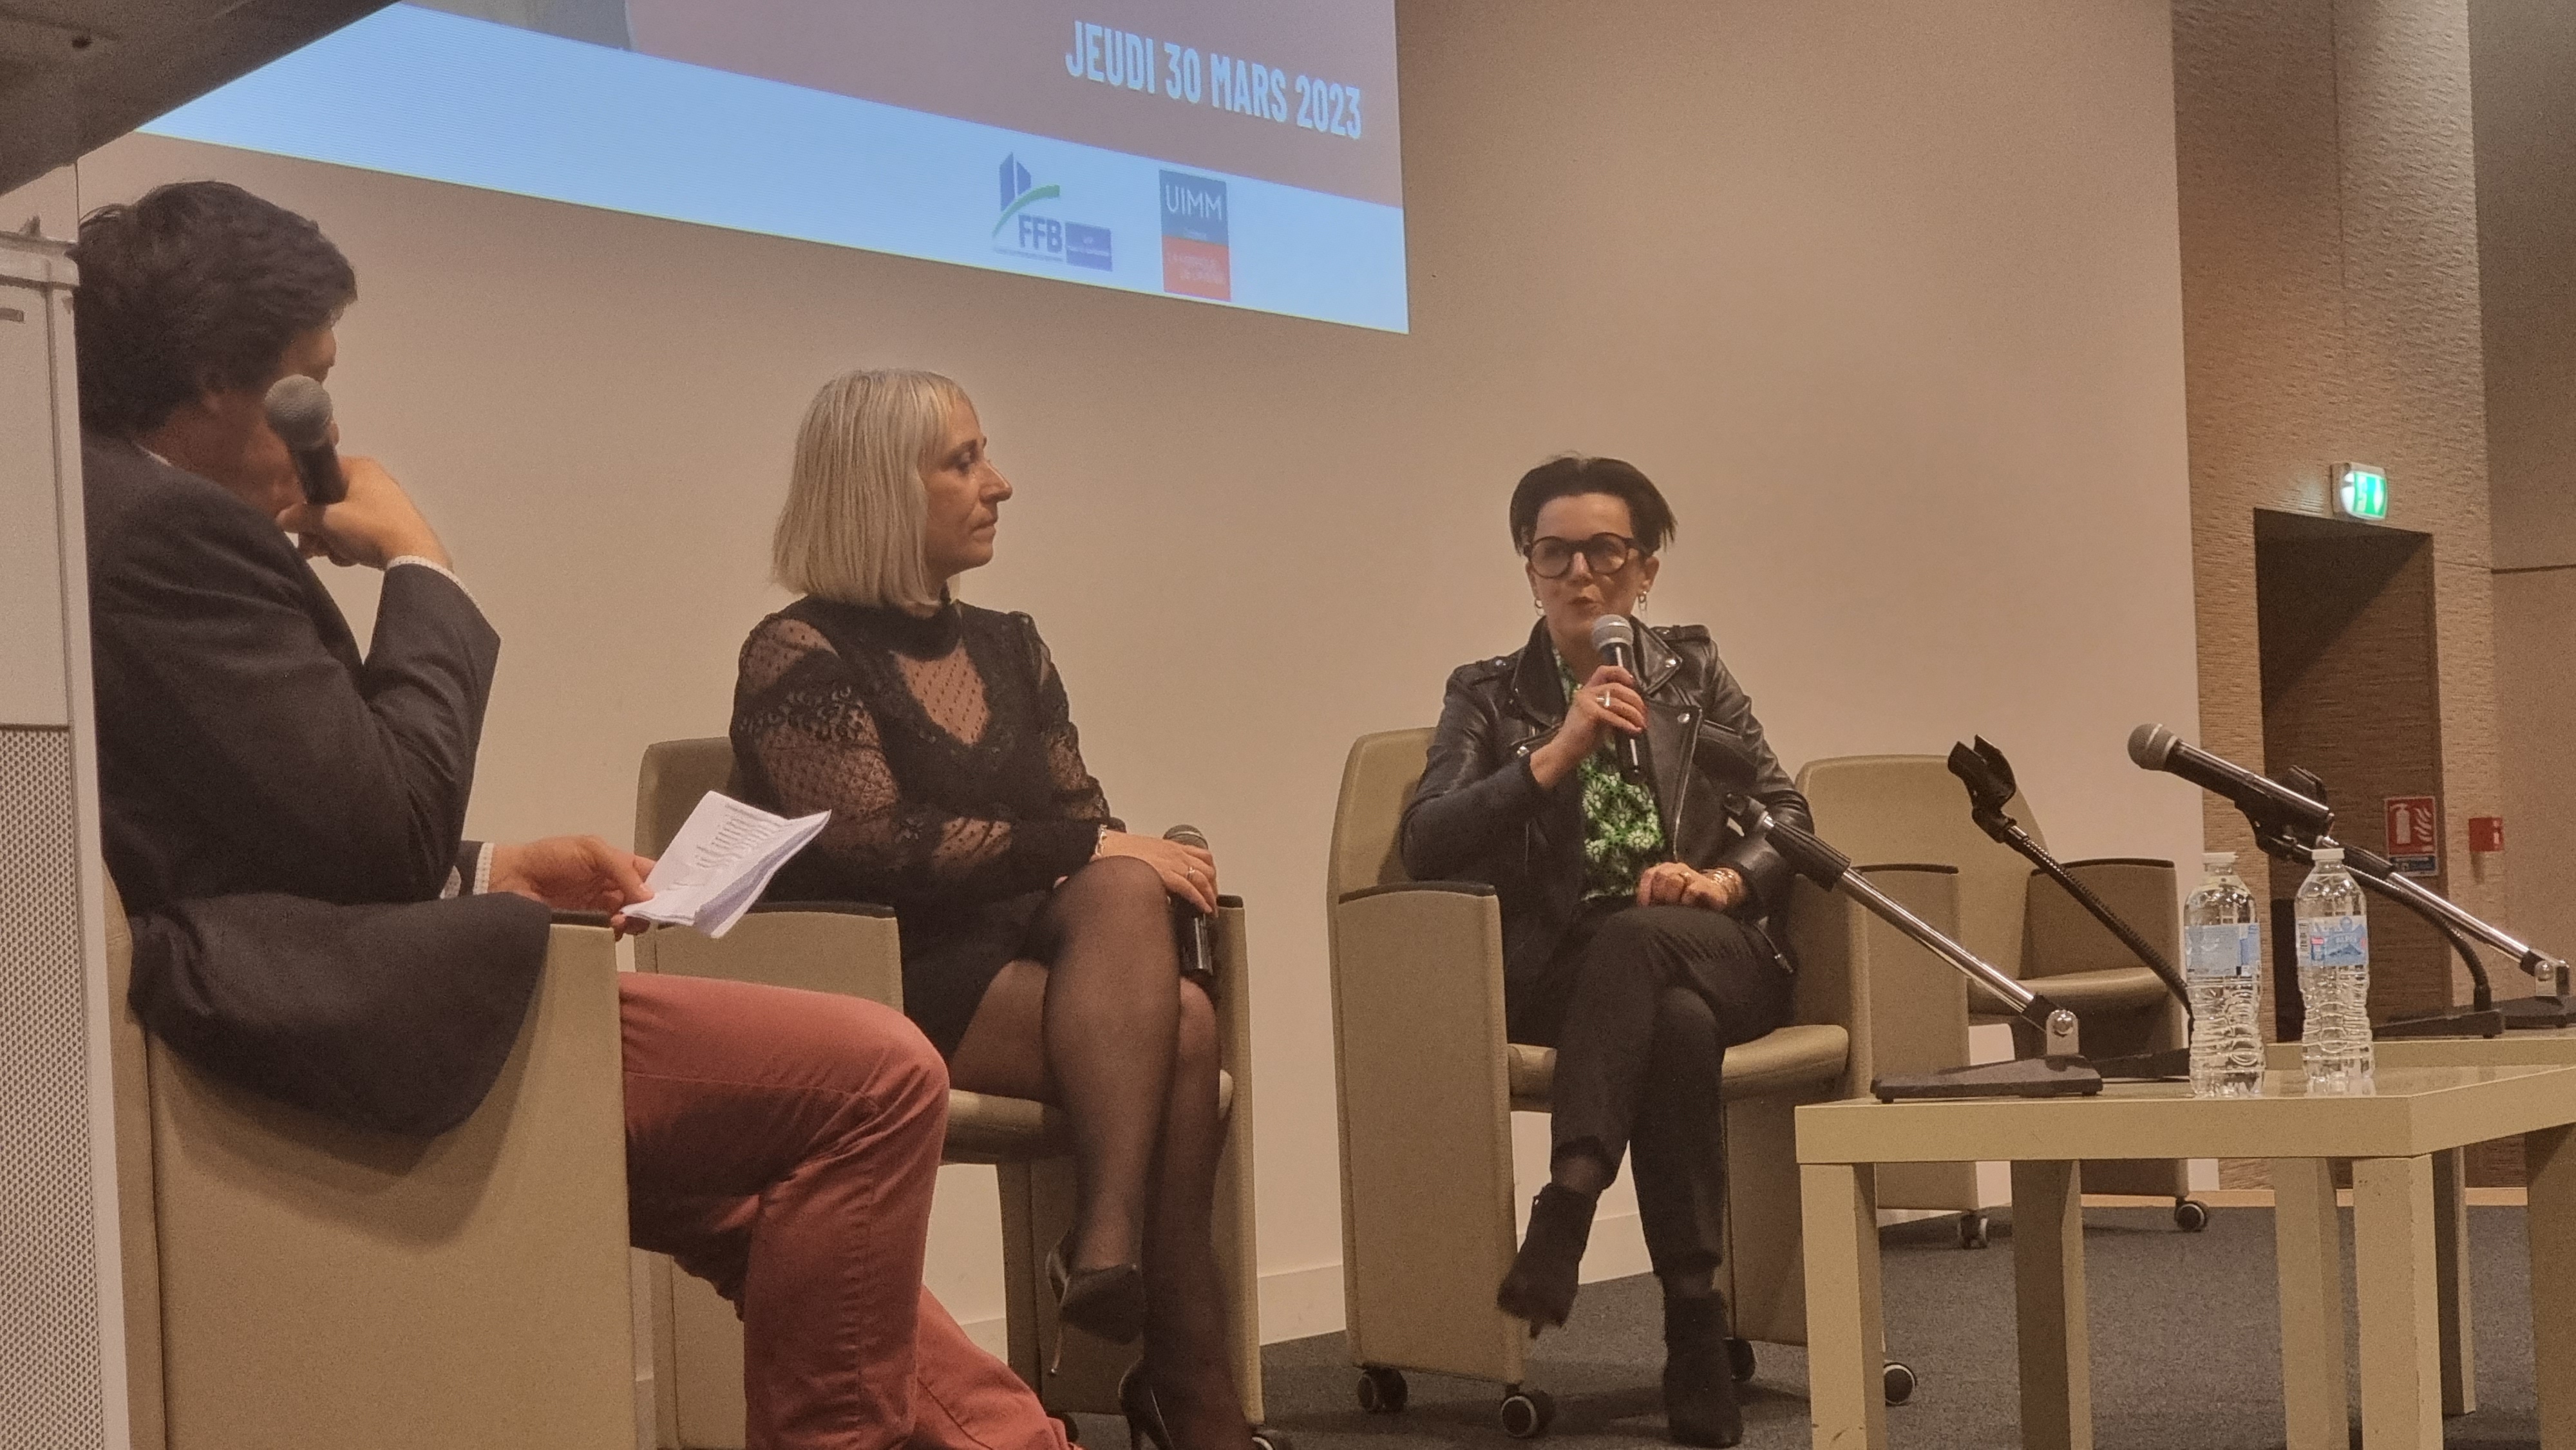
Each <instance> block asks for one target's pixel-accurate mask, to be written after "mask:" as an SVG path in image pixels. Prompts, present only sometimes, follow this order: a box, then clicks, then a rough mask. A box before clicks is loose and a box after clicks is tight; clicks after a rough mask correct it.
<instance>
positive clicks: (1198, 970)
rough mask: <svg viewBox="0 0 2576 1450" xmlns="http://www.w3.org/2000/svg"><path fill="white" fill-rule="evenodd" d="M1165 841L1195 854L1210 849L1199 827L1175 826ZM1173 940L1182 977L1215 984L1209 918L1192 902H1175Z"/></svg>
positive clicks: (1182, 900)
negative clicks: (1185, 847) (1188, 848)
mask: <svg viewBox="0 0 2576 1450" xmlns="http://www.w3.org/2000/svg"><path fill="white" fill-rule="evenodd" d="M1163 839H1164V840H1166V841H1169V842H1171V843H1172V844H1173V845H1176V846H1188V847H1190V848H1192V849H1193V850H1199V851H1205V850H1208V849H1209V846H1208V838H1207V834H1206V833H1205V832H1203V831H1201V830H1200V829H1199V828H1198V827H1196V826H1174V827H1172V828H1171V829H1170V830H1168V831H1165V832H1164V833H1163ZM1172 937H1173V941H1174V943H1175V945H1177V946H1178V947H1179V949H1180V954H1181V975H1182V976H1183V977H1184V978H1187V979H1191V980H1195V981H1197V982H1199V983H1201V984H1202V985H1205V984H1208V983H1212V982H1214V981H1215V980H1216V953H1215V952H1214V951H1213V950H1212V949H1211V948H1210V946H1209V943H1208V918H1207V913H1205V912H1202V911H1200V910H1199V909H1198V907H1197V906H1196V905H1195V904H1194V903H1192V902H1191V901H1190V900H1189V898H1187V897H1182V896H1175V897H1173V898H1172Z"/></svg>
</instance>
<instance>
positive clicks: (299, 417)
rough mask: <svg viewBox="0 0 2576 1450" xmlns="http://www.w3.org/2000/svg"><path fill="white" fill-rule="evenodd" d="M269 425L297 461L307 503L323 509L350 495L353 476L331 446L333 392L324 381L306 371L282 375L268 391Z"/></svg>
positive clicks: (297, 470) (296, 465)
mask: <svg viewBox="0 0 2576 1450" xmlns="http://www.w3.org/2000/svg"><path fill="white" fill-rule="evenodd" d="M268 426H269V428H270V429H271V430H272V431H274V432H275V433H276V434H277V436H278V438H279V439H281V440H282V441H284V443H285V444H286V451H287V453H288V455H289V456H291V457H292V458H294V460H295V477H296V481H297V482H299V483H301V484H303V485H304V501H305V502H306V503H309V504H312V505H314V506H315V507H317V508H319V507H321V506H323V505H325V504H335V503H338V502H340V501H341V500H342V499H345V498H347V497H348V496H349V476H348V475H347V474H345V473H343V472H341V471H340V454H339V450H337V449H335V448H334V447H332V446H331V395H330V394H329V393H327V392H325V391H323V388H322V385H321V384H320V383H317V382H315V381H313V380H312V379H311V378H308V377H306V376H304V375H303V374H302V373H288V374H287V375H286V376H285V377H282V378H279V379H278V380H277V383H276V385H275V386H273V387H271V388H270V389H269V390H268Z"/></svg>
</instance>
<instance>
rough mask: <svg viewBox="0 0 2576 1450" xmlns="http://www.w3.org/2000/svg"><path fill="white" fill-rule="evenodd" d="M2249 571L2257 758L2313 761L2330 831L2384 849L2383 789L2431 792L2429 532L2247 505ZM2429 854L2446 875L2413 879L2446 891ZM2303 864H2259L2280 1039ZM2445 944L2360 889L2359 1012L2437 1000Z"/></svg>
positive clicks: (2398, 1012)
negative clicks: (2363, 903) (2331, 820)
mask: <svg viewBox="0 0 2576 1450" xmlns="http://www.w3.org/2000/svg"><path fill="white" fill-rule="evenodd" d="M2254 576H2255V598H2256V605H2255V612H2256V615H2257V623H2258V626H2259V628H2260V630H2261V636H2260V650H2261V655H2262V662H2263V760H2264V763H2265V765H2266V767H2267V768H2268V769H2269V770H2271V771H2274V772H2278V771H2280V770H2282V769H2284V768H2286V767H2289V766H2304V767H2305V768H2307V769H2308V770H2311V771H2314V772H2315V773H2316V774H2317V775H2318V776H2319V777H2320V778H2322V779H2323V780H2324V781H2325V784H2326V792H2327V799H2328V802H2329V803H2330V804H2331V805H2333V806H2334V808H2335V836H2336V838H2337V839H2339V840H2343V841H2348V842H2351V843H2353V844H2355V845H2359V846H2366V847H2368V848H2370V849H2371V850H2374V851H2380V852H2382V853H2385V852H2386V851H2387V847H2388V842H2387V828H2386V824H2385V823H2386V809H2385V808H2386V801H2387V799H2388V798H2389V797H2391V796H2410V795H2430V796H2432V797H2434V798H2435V799H2436V800H2437V801H2438V800H2439V799H2440V797H2441V794H2442V723H2441V721H2442V700H2441V685H2440V678H2441V677H2440V675H2439V673H2438V672H2437V670H2436V665H2437V663H2438V659H2437V656H2436V653H2435V643H2434V613H2433V590H2434V571H2433V541H2432V537H2431V536H2430V535H2428V534H2418V533H2412V532H2409V531H2407V530H2404V529H2391V528H2383V527H2380V526H2377V525H2373V524H2360V523H2350V522H2346V521H2344V520H2341V519H2321V518H2315V517H2312V516H2310V515H2306V514H2287V513H2275V512H2273V511H2271V510H2268V509H2257V510H2256V511H2255V513H2254ZM2435 838H2436V839H2439V827H2438V825H2437V827H2436V837H2435ZM2440 865H2441V868H2442V871H2443V873H2445V874H2438V875H2434V876H2430V877H2423V878H2419V879H2421V880H2422V881H2423V883H2424V884H2425V885H2427V886H2429V887H2431V888H2432V889H2433V890H2435V891H2439V892H2444V893H2446V894H2447V892H2448V889H2449V883H2448V881H2447V879H2446V875H2447V872H2448V870H2449V868H2450V861H2449V858H2448V857H2447V855H2445V856H2444V857H2443V858H2442V859H2441V861H2440ZM2306 875H2307V868H2306V867H2304V866H2294V865H2289V864H2286V863H2281V862H2274V863H2272V866H2271V894H2272V900H2273V902H2274V907H2273V920H2274V922H2276V923H2277V924H2278V925H2277V927H2276V929H2275V930H2274V932H2273V933H2272V939H2273V942H2274V947H2275V949H2274V952H2273V954H2272V959H2273V965H2274V970H2275V976H2274V993H2273V1002H2274V1004H2275V1013H2276V1016H2277V1018H2278V1022H2277V1027H2278V1029H2279V1032H2280V1035H2281V1036H2282V1037H2284V1038H2287V1037H2292V1036H2295V1035H2297V1032H2298V1028H2299V1025H2300V1023H2299V1020H2298V1017H2299V1007H2298V1002H2299V991H2298V976H2297V973H2296V971H2295V970H2292V969H2290V967H2289V962H2290V957H2289V954H2288V948H2289V945H2290V942H2289V935H2290V934H2289V932H2288V930H2287V929H2286V928H2287V927H2288V924H2289V919H2290V918H2289V904H2290V901H2291V899H2292V898H2293V897H2295V896H2296V895H2297V894H2298V890H2299V882H2300V881H2301V880H2302V879H2304V878H2305V876H2306ZM2245 877H2246V880H2247V881H2248V882H2253V881H2255V880H2256V873H2254V872H2252V871H2248V872H2246V873H2245ZM2256 889H2257V890H2258V891H2259V890H2260V889H2261V888H2260V887H2259V886H2258V887H2257V888H2256ZM2445 950H2446V948H2445V947H2444V945H2443V942H2442V939H2441V938H2440V937H2439V936H2438V935H2436V934H2435V933H2434V931H2433V929H2432V928H2431V927H2430V926H2427V925H2426V924H2424V923H2423V922H2422V921H2420V920H2418V919H2417V918H2416V917H2414V916H2413V915H2411V914H2409V913H2407V912H2405V911H2403V910H2401V909H2399V908H2397V907H2395V906H2392V905H2390V904H2388V903H2387V902H2385V901H2382V900H2380V899H2379V898H2377V897H2373V898H2371V901H2370V1015H2371V1017H2372V1019H2373V1020H2376V1021H2386V1020H2387V1019H2389V1018H2391V1017H2410V1016H2415V1015H2418V1014H2423V1013H2432V1012H2439V1011H2442V1010H2444V1009H2446V1008H2448V1007H2449V1006H2450V1005H2451V969H2452V968H2451V963H2450V961H2449V960H2448V959H2447V958H2446V957H2445V955H2444V952H2445Z"/></svg>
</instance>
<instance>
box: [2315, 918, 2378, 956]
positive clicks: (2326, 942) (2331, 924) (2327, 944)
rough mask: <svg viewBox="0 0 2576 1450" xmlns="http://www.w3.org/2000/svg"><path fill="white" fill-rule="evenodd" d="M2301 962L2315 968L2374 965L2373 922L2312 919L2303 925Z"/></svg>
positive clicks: (2363, 919)
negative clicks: (2371, 961) (2371, 943)
mask: <svg viewBox="0 0 2576 1450" xmlns="http://www.w3.org/2000/svg"><path fill="white" fill-rule="evenodd" d="M2299 960H2300V961H2301V962H2302V963H2303V964H2305V965H2307V966H2311V967H2366V966H2368V965H2370V921H2369V919H2368V918H2366V917H2359V916H2311V917H2305V918H2302V919H2301V920H2300V922H2299Z"/></svg>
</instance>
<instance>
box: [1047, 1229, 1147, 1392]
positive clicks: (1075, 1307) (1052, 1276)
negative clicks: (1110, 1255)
mask: <svg viewBox="0 0 2576 1450" xmlns="http://www.w3.org/2000/svg"><path fill="white" fill-rule="evenodd" d="M1072 1248H1073V1235H1072V1234H1070V1233H1067V1234H1066V1235H1065V1236H1064V1237H1063V1238H1062V1239H1061V1240H1058V1241H1057V1243H1056V1246H1055V1247H1054V1248H1052V1249H1050V1250H1048V1251H1047V1261H1046V1275H1047V1285H1048V1287H1050V1288H1052V1289H1054V1290H1055V1317H1056V1319H1057V1321H1058V1322H1060V1323H1064V1324H1070V1325H1072V1326H1073V1327H1074V1328H1076V1329H1079V1330H1081V1331H1082V1332H1083V1333H1085V1334H1088V1335H1090V1336H1092V1337H1093V1338H1095V1339H1105V1340H1107V1341H1109V1342H1110V1343H1111V1344H1134V1343H1135V1342H1136V1339H1137V1336H1139V1335H1141V1334H1143V1333H1144V1332H1145V1270H1144V1268H1143V1266H1141V1265H1138V1264H1111V1265H1109V1266H1107V1267H1106V1268H1099V1269H1074V1268H1071V1267H1069V1265H1068V1263H1067V1259H1068V1256H1069V1255H1070V1253H1071V1251H1072ZM1063 1358H1064V1339H1063V1336H1061V1335H1059V1336H1057V1338H1056V1359H1057V1361H1058V1362H1059V1363H1061V1362H1062V1360H1063Z"/></svg>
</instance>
